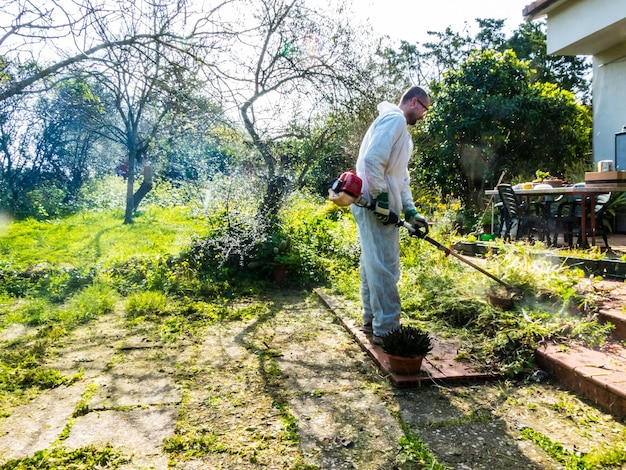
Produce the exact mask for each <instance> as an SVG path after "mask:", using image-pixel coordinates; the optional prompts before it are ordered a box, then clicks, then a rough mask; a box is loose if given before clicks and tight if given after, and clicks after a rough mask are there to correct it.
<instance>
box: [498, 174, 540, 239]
mask: <svg viewBox="0 0 626 470" xmlns="http://www.w3.org/2000/svg"><path fill="white" fill-rule="evenodd" d="M496 189H497V190H498V194H499V196H500V202H502V206H501V208H500V210H501V216H502V219H503V222H504V234H503V235H502V237H503V238H504V239H505V240H507V241H510V240H511V237H512V236H513V237H514V238H515V240H520V239H521V238H522V237H523V236H524V235H526V236H528V239H529V240H530V239H532V238H533V237H534V236H535V235H537V236H538V238H541V239H543V237H545V235H546V233H547V231H546V227H547V226H546V225H545V222H546V221H545V217H544V210H545V209H544V208H543V207H541V206H540V205H539V204H527V203H525V202H520V200H519V199H518V196H517V194H515V191H514V190H513V187H512V186H511V185H510V184H499V185H498V186H497V188H496Z"/></svg>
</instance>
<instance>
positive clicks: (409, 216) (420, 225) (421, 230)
mask: <svg viewBox="0 0 626 470" xmlns="http://www.w3.org/2000/svg"><path fill="white" fill-rule="evenodd" d="M404 220H406V222H407V223H408V224H409V225H411V226H412V227H413V228H414V229H415V232H414V233H412V235H414V236H417V237H423V236H424V235H427V234H428V222H427V221H426V219H425V218H424V217H422V216H421V215H419V214H418V213H417V211H416V210H415V209H409V210H408V211H406V212H405V213H404Z"/></svg>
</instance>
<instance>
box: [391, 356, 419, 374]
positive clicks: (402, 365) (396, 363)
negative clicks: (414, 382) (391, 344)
mask: <svg viewBox="0 0 626 470" xmlns="http://www.w3.org/2000/svg"><path fill="white" fill-rule="evenodd" d="M387 357H388V358H389V366H390V367H391V368H392V369H393V371H394V372H396V373H398V374H400V375H414V374H418V373H419V371H420V370H421V369H422V361H423V360H424V357H425V356H417V357H406V356H394V355H392V354H388V355H387Z"/></svg>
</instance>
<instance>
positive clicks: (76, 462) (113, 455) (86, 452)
mask: <svg viewBox="0 0 626 470" xmlns="http://www.w3.org/2000/svg"><path fill="white" fill-rule="evenodd" d="M129 462H130V458H128V457H125V456H124V455H123V454H121V453H119V452H117V451H115V450H114V449H113V447H111V446H106V447H104V448H103V449H98V448H96V447H83V448H80V449H76V450H68V449H64V448H62V447H55V448H52V449H47V450H41V451H37V452H35V455H34V456H32V457H28V458H25V459H15V460H9V461H8V462H6V463H5V464H3V465H2V466H0V470H31V469H34V468H37V469H41V470H61V469H66V470H80V469H84V470H87V469H93V468H108V469H112V470H113V469H116V468H119V467H121V466H122V465H124V464H127V463H129Z"/></svg>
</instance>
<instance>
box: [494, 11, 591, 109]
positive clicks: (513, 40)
mask: <svg viewBox="0 0 626 470" xmlns="http://www.w3.org/2000/svg"><path fill="white" fill-rule="evenodd" d="M544 30H545V22H526V23H522V24H521V25H520V26H519V27H518V29H517V30H516V31H514V32H513V35H512V36H511V37H510V38H509V39H507V41H506V42H505V43H504V47H507V48H510V49H512V50H513V51H515V53H516V54H517V57H518V58H519V59H521V60H527V61H529V62H530V68H531V70H532V79H533V80H535V81H538V82H543V83H555V84H557V85H559V86H560V87H561V88H562V89H564V90H569V91H571V92H573V93H575V94H576V95H577V96H579V97H580V98H581V99H582V100H583V102H585V103H588V102H589V101H590V97H591V94H590V87H589V72H590V68H591V66H590V63H589V59H588V58H586V57H579V56H561V55H552V54H548V52H547V46H546V33H545V31H544Z"/></svg>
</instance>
